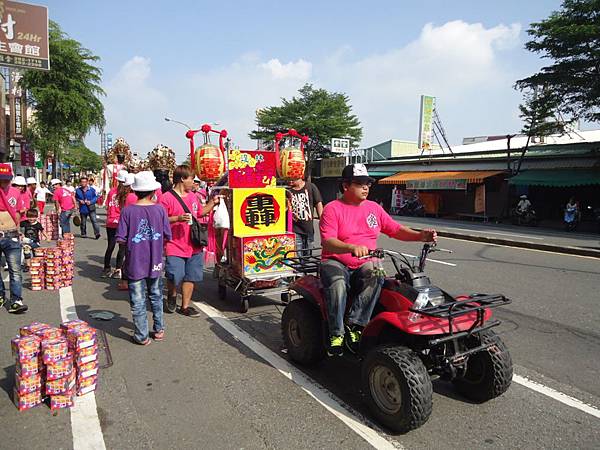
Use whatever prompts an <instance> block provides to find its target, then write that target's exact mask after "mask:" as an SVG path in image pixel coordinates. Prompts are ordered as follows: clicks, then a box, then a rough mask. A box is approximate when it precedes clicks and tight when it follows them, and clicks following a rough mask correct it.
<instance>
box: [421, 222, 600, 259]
mask: <svg viewBox="0 0 600 450" xmlns="http://www.w3.org/2000/svg"><path fill="white" fill-rule="evenodd" d="M411 228H412V227H411ZM413 230H417V231H421V230H422V228H413ZM437 234H438V236H440V237H447V238H453V239H462V240H465V241H473V242H482V243H485V244H496V245H503V246H506V247H519V248H528V249H532V250H543V251H547V252H554V253H563V254H565V255H578V256H589V257H592V258H599V259H600V250H594V249H591V248H582V247H570V246H560V245H551V244H541V243H538V242H525V241H509V240H508V239H501V238H493V237H487V236H476V235H473V234H462V233H453V232H451V231H443V230H438V231H437Z"/></svg>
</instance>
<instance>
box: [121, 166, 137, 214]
mask: <svg viewBox="0 0 600 450" xmlns="http://www.w3.org/2000/svg"><path fill="white" fill-rule="evenodd" d="M134 181H135V174H133V173H128V174H127V176H126V177H125V182H124V183H123V185H124V186H125V187H127V188H129V192H128V194H127V197H125V204H124V206H123V208H126V207H127V206H129V205H135V204H136V203H137V201H138V198H137V195H135V193H134V192H133V191H132V190H131V186H132V185H133V182H134Z"/></svg>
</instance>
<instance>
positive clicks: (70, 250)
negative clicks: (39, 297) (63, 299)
mask: <svg viewBox="0 0 600 450" xmlns="http://www.w3.org/2000/svg"><path fill="white" fill-rule="evenodd" d="M74 252H75V238H74V236H73V234H71V233H65V235H64V237H63V239H62V240H60V241H57V242H56V247H38V248H36V249H35V250H34V255H35V256H34V257H33V258H31V269H30V275H31V290H32V291H41V290H43V289H49V290H56V289H60V288H62V287H67V286H72V285H73V272H74V268H73V261H74Z"/></svg>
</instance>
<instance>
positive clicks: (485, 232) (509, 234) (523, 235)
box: [447, 227, 544, 241]
mask: <svg viewBox="0 0 600 450" xmlns="http://www.w3.org/2000/svg"><path fill="white" fill-rule="evenodd" d="M447 229H448V230H450V231H452V230H459V231H471V232H473V233H482V234H484V235H486V234H497V235H499V236H512V237H522V238H527V239H535V240H538V241H543V240H544V238H543V237H538V236H529V235H527V234H515V233H500V232H498V231H488V230H469V229H468V228H454V227H451V228H450V227H449V228H447Z"/></svg>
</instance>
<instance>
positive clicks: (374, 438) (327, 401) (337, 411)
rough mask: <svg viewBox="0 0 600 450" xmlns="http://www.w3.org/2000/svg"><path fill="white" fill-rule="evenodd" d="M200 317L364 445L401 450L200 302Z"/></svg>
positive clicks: (309, 380)
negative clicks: (294, 386)
mask: <svg viewBox="0 0 600 450" xmlns="http://www.w3.org/2000/svg"><path fill="white" fill-rule="evenodd" d="M194 304H195V305H196V307H197V308H199V309H200V310H201V311H202V312H203V313H204V314H206V315H207V316H208V317H209V318H210V319H211V320H212V321H214V322H215V323H216V324H217V325H219V326H220V327H221V328H223V329H224V330H225V331H227V332H228V333H229V334H231V335H232V336H233V337H234V338H235V339H237V340H238V341H239V342H241V343H242V344H244V345H245V346H246V347H247V348H248V349H250V350H252V351H253V352H254V353H255V354H257V355H258V356H260V357H261V358H262V359H264V360H265V361H267V362H268V363H269V364H270V365H271V366H273V367H274V368H275V369H277V370H278V371H279V372H280V373H281V374H282V375H284V376H285V377H286V378H289V379H290V380H292V381H293V382H294V383H296V384H297V385H298V386H300V387H301V388H302V389H303V390H304V391H305V392H306V393H307V394H308V395H310V396H311V397H312V398H314V399H315V400H316V401H317V402H319V403H320V404H321V405H323V406H324V407H325V409H327V410H328V411H329V412H330V413H332V414H333V415H334V416H336V417H337V418H338V419H340V420H341V421H342V422H343V423H344V424H346V425H347V426H348V427H349V428H350V429H351V430H352V431H354V432H355V433H356V434H358V435H359V436H360V437H362V438H363V439H364V440H365V441H367V442H368V443H369V444H371V445H372V446H373V447H375V448H377V449H390V450H392V449H394V450H397V449H402V448H403V447H402V446H400V445H399V444H398V443H392V442H391V441H389V440H387V439H386V438H384V437H383V436H381V435H380V434H379V433H378V432H377V431H375V430H374V429H373V428H372V427H371V426H369V425H367V422H366V421H365V420H363V419H361V418H360V417H359V416H358V415H357V414H356V413H355V412H353V411H352V410H350V408H349V407H348V406H345V405H344V404H343V403H342V401H341V400H339V399H338V398H337V397H335V396H334V395H333V394H332V393H331V392H329V391H327V390H325V389H324V388H323V387H321V386H319V385H318V384H316V383H315V382H314V381H312V380H311V379H310V378H308V377H307V376H306V375H305V374H304V373H302V372H301V371H300V370H298V369H297V368H295V367H294V366H293V365H291V364H290V363H289V362H288V361H286V360H285V359H283V358H282V357H281V356H279V355H277V354H275V353H274V352H272V351H271V350H269V349H268V348H267V347H265V346H264V345H263V344H261V343H260V342H258V341H257V340H256V339H254V338H253V337H252V336H250V335H249V334H247V333H246V332H245V331H243V330H241V329H240V328H239V327H238V326H237V325H235V324H234V323H233V322H232V321H231V320H229V319H228V318H227V317H225V316H224V315H223V314H222V313H221V312H220V311H218V310H217V309H215V308H213V307H212V306H210V305H207V304H206V303H203V302H194Z"/></svg>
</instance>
